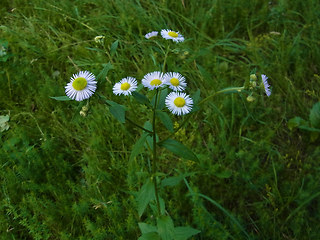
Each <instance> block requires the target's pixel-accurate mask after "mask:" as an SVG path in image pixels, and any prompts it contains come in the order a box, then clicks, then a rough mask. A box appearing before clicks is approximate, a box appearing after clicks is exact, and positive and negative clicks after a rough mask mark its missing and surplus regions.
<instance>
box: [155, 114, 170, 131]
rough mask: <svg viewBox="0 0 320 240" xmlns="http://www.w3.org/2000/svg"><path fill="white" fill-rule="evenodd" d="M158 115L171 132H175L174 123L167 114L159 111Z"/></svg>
mask: <svg viewBox="0 0 320 240" xmlns="http://www.w3.org/2000/svg"><path fill="white" fill-rule="evenodd" d="M156 115H157V117H158V118H159V119H160V120H161V122H162V123H163V125H164V126H165V127H166V128H167V129H168V130H169V131H170V132H174V129H173V123H172V121H171V118H170V117H169V115H168V114H167V113H165V112H162V111H159V110H157V111H156Z"/></svg>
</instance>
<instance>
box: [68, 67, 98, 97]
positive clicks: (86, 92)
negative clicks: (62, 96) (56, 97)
mask: <svg viewBox="0 0 320 240" xmlns="http://www.w3.org/2000/svg"><path fill="white" fill-rule="evenodd" d="M95 80H96V77H95V76H94V75H93V74H92V73H90V72H89V71H80V72H79V73H77V74H73V75H72V77H71V78H70V82H69V83H68V84H67V86H65V88H66V95H67V96H68V97H69V98H71V99H75V100H76V101H82V100H84V99H87V98H90V97H91V95H92V94H93V93H94V92H95V91H96V88H97V82H96V81H95Z"/></svg>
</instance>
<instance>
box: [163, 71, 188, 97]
mask: <svg viewBox="0 0 320 240" xmlns="http://www.w3.org/2000/svg"><path fill="white" fill-rule="evenodd" d="M163 78H164V81H165V84H167V85H169V88H171V89H172V90H173V91H179V92H181V91H183V90H184V89H185V88H186V86H187V83H186V79H185V78H184V76H182V75H181V74H180V73H176V72H168V73H166V74H165V75H164V76H163Z"/></svg>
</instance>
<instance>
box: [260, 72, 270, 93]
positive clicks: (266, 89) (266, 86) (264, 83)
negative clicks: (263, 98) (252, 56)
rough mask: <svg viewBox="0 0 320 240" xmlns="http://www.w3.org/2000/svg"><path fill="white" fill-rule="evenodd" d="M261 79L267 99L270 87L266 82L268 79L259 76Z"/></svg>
mask: <svg viewBox="0 0 320 240" xmlns="http://www.w3.org/2000/svg"><path fill="white" fill-rule="evenodd" d="M261 78H262V83H263V86H264V90H265V92H266V95H267V96H268V97H269V96H270V95H271V90H270V89H269V88H270V85H269V83H268V81H267V80H268V77H267V76H266V75H264V74H261Z"/></svg>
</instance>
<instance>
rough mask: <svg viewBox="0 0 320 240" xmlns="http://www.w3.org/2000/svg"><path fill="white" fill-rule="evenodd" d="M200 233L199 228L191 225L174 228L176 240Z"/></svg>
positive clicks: (182, 239) (183, 239) (185, 239)
mask: <svg viewBox="0 0 320 240" xmlns="http://www.w3.org/2000/svg"><path fill="white" fill-rule="evenodd" d="M198 233H200V231H199V230H197V229H194V228H191V227H176V228H174V237H175V238H174V239H175V240H187V239H188V238H190V237H192V236H193V235H196V234H198Z"/></svg>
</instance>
